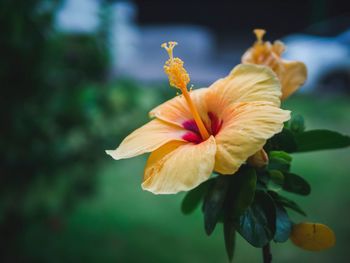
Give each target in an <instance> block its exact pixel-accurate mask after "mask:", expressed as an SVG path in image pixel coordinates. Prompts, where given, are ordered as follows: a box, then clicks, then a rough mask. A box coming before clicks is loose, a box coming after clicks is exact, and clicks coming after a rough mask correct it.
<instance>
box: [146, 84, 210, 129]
mask: <svg viewBox="0 0 350 263" xmlns="http://www.w3.org/2000/svg"><path fill="white" fill-rule="evenodd" d="M206 91H207V89H206V88H201V89H196V90H193V91H191V92H190V96H191V99H192V101H193V103H194V104H195V106H196V108H197V110H198V112H199V113H200V114H201V113H202V114H203V116H202V115H201V118H202V119H203V121H206V119H207V118H208V117H207V116H205V114H204V113H205V112H206V111H205V107H206V106H205V100H204V99H203V96H204V94H205V93H206ZM149 115H150V117H156V118H158V119H161V120H163V121H166V122H169V123H172V124H175V125H178V126H180V127H182V124H183V123H184V122H185V121H187V120H190V119H193V116H192V113H191V111H190V108H189V107H188V104H187V102H186V100H185V98H184V97H183V96H182V95H179V96H176V97H175V98H173V99H171V100H168V101H166V102H164V103H163V104H161V105H159V106H158V107H156V108H154V109H153V110H151V111H150V113H149Z"/></svg>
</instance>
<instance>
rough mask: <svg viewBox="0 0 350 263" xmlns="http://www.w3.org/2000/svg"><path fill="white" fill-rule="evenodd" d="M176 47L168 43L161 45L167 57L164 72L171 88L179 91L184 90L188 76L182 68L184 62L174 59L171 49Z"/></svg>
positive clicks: (172, 42) (174, 44)
mask: <svg viewBox="0 0 350 263" xmlns="http://www.w3.org/2000/svg"><path fill="white" fill-rule="evenodd" d="M176 45H177V43H176V42H174V41H170V42H168V43H163V44H162V45H161V47H162V48H164V49H165V50H166V51H167V52H168V55H169V59H168V60H167V61H166V62H165V65H164V71H165V73H166V74H167V75H168V77H169V83H170V85H171V86H173V87H176V88H178V89H180V90H183V89H186V87H187V84H188V83H189V82H190V76H189V75H188V73H187V71H186V69H185V68H184V62H183V61H182V60H181V59H180V58H174V56H173V49H174V47H175V46H176Z"/></svg>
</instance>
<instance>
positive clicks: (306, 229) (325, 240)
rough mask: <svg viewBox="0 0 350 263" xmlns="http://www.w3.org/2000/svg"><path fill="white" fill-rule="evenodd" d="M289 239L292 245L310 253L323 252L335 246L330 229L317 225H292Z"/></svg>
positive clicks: (333, 236)
mask: <svg viewBox="0 0 350 263" xmlns="http://www.w3.org/2000/svg"><path fill="white" fill-rule="evenodd" d="M290 239H291V240H292V242H293V243H294V245H296V246H298V247H300V248H303V249H306V250H310V251H321V250H325V249H328V248H330V247H332V246H334V244H335V235H334V232H333V231H332V229H330V228H329V227H328V226H326V225H323V224H318V223H300V224H296V225H294V226H293V229H292V233H291V236H290Z"/></svg>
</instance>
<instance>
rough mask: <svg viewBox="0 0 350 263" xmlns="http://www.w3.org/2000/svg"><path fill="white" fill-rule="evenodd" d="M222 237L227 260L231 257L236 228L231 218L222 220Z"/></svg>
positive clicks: (230, 259) (233, 249)
mask: <svg viewBox="0 0 350 263" xmlns="http://www.w3.org/2000/svg"><path fill="white" fill-rule="evenodd" d="M223 229H224V239H225V249H226V253H227V256H228V259H229V261H230V262H231V261H232V259H233V255H234V251H235V244H236V229H235V226H234V222H233V221H231V220H225V222H224V228H223Z"/></svg>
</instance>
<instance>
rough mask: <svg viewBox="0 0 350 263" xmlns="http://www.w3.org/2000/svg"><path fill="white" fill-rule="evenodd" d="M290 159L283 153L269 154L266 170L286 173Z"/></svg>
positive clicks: (273, 152) (274, 152)
mask: <svg viewBox="0 0 350 263" xmlns="http://www.w3.org/2000/svg"><path fill="white" fill-rule="evenodd" d="M291 161H292V157H291V156H290V155H289V154H288V153H286V152H284V151H271V152H269V164H268V166H267V168H268V170H280V171H283V172H288V171H289V169H290V165H291Z"/></svg>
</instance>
